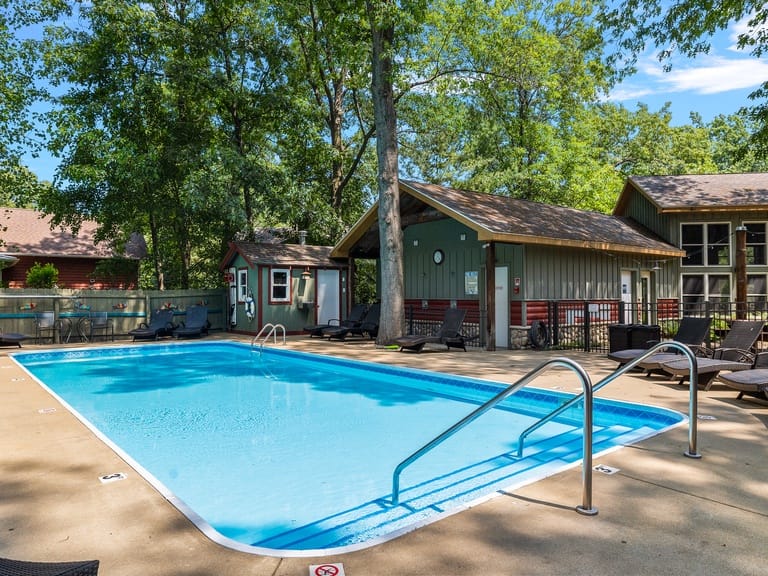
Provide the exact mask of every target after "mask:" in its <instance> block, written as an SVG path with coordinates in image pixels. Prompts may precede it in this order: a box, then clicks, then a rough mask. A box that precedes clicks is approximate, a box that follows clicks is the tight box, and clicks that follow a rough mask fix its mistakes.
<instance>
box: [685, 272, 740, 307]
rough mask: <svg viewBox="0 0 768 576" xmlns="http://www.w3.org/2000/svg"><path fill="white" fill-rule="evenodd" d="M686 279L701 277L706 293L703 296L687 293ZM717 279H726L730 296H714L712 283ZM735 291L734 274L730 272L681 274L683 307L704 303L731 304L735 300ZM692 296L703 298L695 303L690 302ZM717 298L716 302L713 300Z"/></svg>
mask: <svg viewBox="0 0 768 576" xmlns="http://www.w3.org/2000/svg"><path fill="white" fill-rule="evenodd" d="M686 277H699V278H701V280H702V287H703V290H704V292H703V293H701V294H696V293H693V292H686V291H685V278H686ZM717 278H726V279H727V282H728V294H726V295H725V296H723V295H721V294H712V293H711V292H712V290H711V288H712V281H713V280H716V279H717ZM733 290H734V284H733V274H731V273H730V272H728V273H725V272H719V271H718V272H693V273H689V274H685V273H684V274H681V275H680V300H681V302H682V304H683V307H684V308H686V307H687V306H689V305H690V304H696V305H699V304H702V303H704V302H711V303H713V304H720V303H722V302H726V303H729V302H731V301H732V300H733ZM691 296H701V299H700V300H696V301H695V302H690V301H689V297H691ZM713 298H715V299H716V300H713Z"/></svg>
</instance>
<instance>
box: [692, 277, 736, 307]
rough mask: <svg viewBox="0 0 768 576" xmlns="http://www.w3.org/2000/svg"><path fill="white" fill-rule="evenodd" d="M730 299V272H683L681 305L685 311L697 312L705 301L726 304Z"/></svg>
mask: <svg viewBox="0 0 768 576" xmlns="http://www.w3.org/2000/svg"><path fill="white" fill-rule="evenodd" d="M730 300H731V276H730V274H683V307H684V309H685V311H686V312H688V313H695V312H697V311H698V308H699V307H701V306H703V304H704V302H707V301H708V302H711V303H714V304H718V303H723V304H725V305H726V306H727V305H728V302H730Z"/></svg>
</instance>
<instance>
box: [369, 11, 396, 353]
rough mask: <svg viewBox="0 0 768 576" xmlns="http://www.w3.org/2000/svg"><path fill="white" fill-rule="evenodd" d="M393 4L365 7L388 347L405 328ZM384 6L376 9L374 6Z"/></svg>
mask: <svg viewBox="0 0 768 576" xmlns="http://www.w3.org/2000/svg"><path fill="white" fill-rule="evenodd" d="M391 2H392V0H384V1H383V2H374V1H373V0H368V1H367V2H366V6H367V9H368V17H369V19H370V21H371V30H372V35H373V58H372V67H371V72H372V83H371V84H372V85H371V91H372V94H373V107H374V117H375V124H376V156H377V159H378V173H377V184H378V191H379V244H380V252H379V255H380V256H379V258H380V260H379V265H380V270H379V271H380V274H381V315H380V320H379V335H378V337H377V339H376V343H377V344H379V345H385V344H389V343H391V342H392V340H394V339H395V338H397V337H398V336H402V334H403V328H404V326H403V325H404V323H405V310H404V304H403V233H402V228H401V226H400V190H399V188H398V156H397V118H396V115H395V102H394V95H393V89H392V49H393V48H392V43H393V42H392V41H393V39H394V35H395V27H394V23H393V22H391V21H390V20H389V19H388V18H386V17H384V18H382V14H380V13H378V12H379V11H380V10H387V5H388V4H391ZM377 4H378V5H382V4H383V5H384V6H383V8H380V9H379V10H377V8H376V5H377Z"/></svg>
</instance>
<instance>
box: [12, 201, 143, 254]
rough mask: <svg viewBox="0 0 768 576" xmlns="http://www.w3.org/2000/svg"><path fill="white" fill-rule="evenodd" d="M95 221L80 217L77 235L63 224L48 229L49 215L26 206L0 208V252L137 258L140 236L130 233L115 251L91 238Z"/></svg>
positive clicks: (106, 244) (93, 234)
mask: <svg viewBox="0 0 768 576" xmlns="http://www.w3.org/2000/svg"><path fill="white" fill-rule="evenodd" d="M97 229H98V224H97V223H96V222H93V221H91V220H84V221H83V222H82V224H81V226H80V230H79V231H78V233H77V235H76V236H74V235H72V232H71V231H70V230H69V229H67V228H65V227H61V226H60V227H57V228H53V229H51V217H50V216H46V215H45V214H43V213H42V212H38V211H36V210H29V209H26V208H0V252H3V253H6V254H13V255H17V256H40V257H49V258H51V257H58V258H91V259H103V258H113V257H115V256H124V257H127V258H133V259H138V258H141V257H142V256H143V253H142V246H143V249H144V251H146V245H144V240H143V238H140V236H139V235H134V236H132V238H131V242H129V244H128V246H126V254H117V253H116V252H115V251H114V250H113V249H112V247H111V246H109V245H108V243H106V242H99V243H97V242H96V241H95V240H94V238H95V236H96V230H97Z"/></svg>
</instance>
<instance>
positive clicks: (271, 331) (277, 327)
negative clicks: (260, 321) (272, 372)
mask: <svg viewBox="0 0 768 576" xmlns="http://www.w3.org/2000/svg"><path fill="white" fill-rule="evenodd" d="M264 332H267V335H266V336H264V337H263V338H262V339H261V340H259V338H261V337H262V334H264ZM278 332H282V333H283V344H285V326H283V325H282V324H272V323H271V322H267V323H266V324H264V326H262V327H261V330H259V333H258V334H256V336H254V337H253V339H252V340H251V348H253V346H254V345H255V344H256V343H257V342H259V343H260V344H261V347H262V348H263V347H264V343H265V342H266V341H267V340H269V337H270V336H271V337H272V343H273V344H277V333H278Z"/></svg>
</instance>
